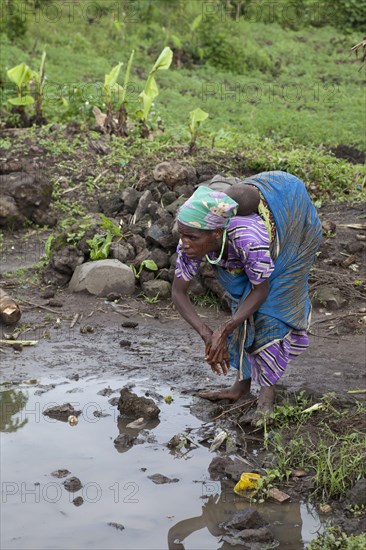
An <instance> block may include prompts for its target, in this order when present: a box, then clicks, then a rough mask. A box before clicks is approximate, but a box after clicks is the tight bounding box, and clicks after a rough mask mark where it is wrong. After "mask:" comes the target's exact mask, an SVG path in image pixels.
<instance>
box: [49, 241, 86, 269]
mask: <svg viewBox="0 0 366 550" xmlns="http://www.w3.org/2000/svg"><path fill="white" fill-rule="evenodd" d="M84 259H85V257H84V254H83V252H81V250H79V249H78V248H75V247H74V246H65V247H64V248H61V249H60V250H57V251H56V252H55V254H54V255H53V257H52V260H51V262H50V264H51V267H53V269H55V270H56V271H59V272H60V273H66V274H67V275H70V276H71V275H72V273H73V272H74V270H75V268H76V267H77V266H78V265H81V264H82V263H83V262H84Z"/></svg>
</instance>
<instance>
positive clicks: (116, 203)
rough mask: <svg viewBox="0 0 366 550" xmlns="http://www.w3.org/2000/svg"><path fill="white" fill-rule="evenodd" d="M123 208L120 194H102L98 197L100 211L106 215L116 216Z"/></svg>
mask: <svg viewBox="0 0 366 550" xmlns="http://www.w3.org/2000/svg"><path fill="white" fill-rule="evenodd" d="M122 208H123V202H122V199H121V197H120V195H119V194H114V195H107V196H101V197H99V198H98V211H99V212H102V213H103V214H105V215H106V216H116V215H117V214H118V212H120V211H121V210H122Z"/></svg>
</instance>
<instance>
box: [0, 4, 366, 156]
mask: <svg viewBox="0 0 366 550" xmlns="http://www.w3.org/2000/svg"><path fill="white" fill-rule="evenodd" d="M199 16H201V17H202V20H201V21H199V23H198V24H197V25H196V28H194V27H192V24H193V22H194V21H195V19H196V18H197V17H199ZM364 20H366V2H365V1H364V0H361V1H360V0H359V1H356V0H338V1H337V2H331V1H330V0H320V1H317V2H314V1H310V0H282V1H279V2H267V1H265V0H257V1H255V0H252V1H249V0H209V1H201V0H136V1H133V0H131V1H121V0H118V1H114V0H103V1H102V0H99V1H95V2H89V1H88V0H85V1H83V2H79V3H76V4H75V5H73V4H72V3H62V2H51V1H50V0H5V1H4V2H3V17H2V23H1V25H0V30H1V31H2V32H1V42H0V46H1V48H2V59H1V61H2V63H1V72H0V85H1V86H2V104H3V105H6V100H7V97H9V95H10V89H9V83H8V82H7V78H6V70H7V69H9V68H10V67H12V66H14V65H16V64H18V63H20V62H21V61H25V62H26V63H28V64H29V65H30V66H31V67H32V68H33V67H38V64H39V60H40V58H41V55H42V51H43V50H44V49H45V50H46V51H47V60H46V75H47V83H46V89H45V113H46V116H47V117H48V119H49V120H50V121H60V120H61V121H67V120H73V119H75V118H77V119H79V120H81V121H88V120H93V116H92V113H91V109H92V106H93V105H97V106H98V107H100V108H101V109H102V110H103V108H105V105H104V104H103V97H102V94H101V87H102V83H103V80H104V75H105V74H106V73H107V72H109V70H110V69H111V67H112V66H114V65H116V64H117V63H118V62H119V61H123V62H124V64H125V65H124V68H125V67H126V64H127V61H128V58H129V55H130V52H131V50H132V49H133V48H135V50H136V54H135V59H134V65H133V68H132V74H131V82H130V86H129V89H128V94H127V99H128V100H129V107H128V110H130V111H131V112H132V111H133V110H136V108H137V97H138V94H139V93H140V92H141V90H142V88H143V84H144V82H145V80H146V77H147V74H148V69H149V68H150V67H151V63H152V62H153V61H154V60H155V59H156V56H157V55H158V54H159V53H160V51H161V50H162V48H163V47H164V46H166V45H169V46H170V47H172V48H173V50H174V66H173V67H172V68H171V69H170V70H169V71H166V72H164V74H163V73H161V74H159V76H158V81H159V90H160V95H159V97H158V99H157V101H156V108H155V112H154V111H153V113H152V116H153V119H154V117H155V118H156V117H157V115H159V116H160V117H161V118H162V119H163V122H164V125H165V128H166V129H167V131H170V132H172V133H173V134H174V135H175V137H176V138H178V139H179V138H180V137H186V135H187V125H188V113H189V111H190V110H192V109H193V108H197V107H200V108H202V109H204V110H205V111H207V112H209V114H210V118H209V119H208V120H207V121H206V122H205V131H206V132H208V133H218V132H224V133H227V132H233V133H236V134H238V135H253V136H256V137H257V138H258V137H259V138H266V137H269V138H271V139H274V140H282V139H283V138H288V139H290V140H291V141H292V142H293V143H295V144H296V143H298V144H304V145H310V144H315V145H319V144H326V145H329V146H334V145H337V144H340V143H345V144H347V145H352V146H356V147H357V148H359V149H363V150H365V149H366V142H365V136H364V122H365V119H364V114H363V110H364V91H363V88H362V86H363V85H364V84H365V76H364V75H365V73H364V71H358V70H357V69H358V65H357V62H356V60H355V59H354V57H352V55H351V52H350V48H351V47H352V45H354V44H355V43H357V42H358V41H359V40H360V39H361V38H362V35H361V34H360V31H361V26H362V22H363V21H364ZM122 73H123V70H122V71H121V75H122ZM121 82H122V77H121ZM63 98H64V99H66V100H67V102H68V104H66V102H65V101H64V100H63ZM3 115H4V116H6V113H5V114H4V113H3Z"/></svg>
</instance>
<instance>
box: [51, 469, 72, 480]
mask: <svg viewBox="0 0 366 550" xmlns="http://www.w3.org/2000/svg"><path fill="white" fill-rule="evenodd" d="M69 474H71V472H69V470H66V469H64V470H62V469H61V470H55V471H54V472H51V476H53V477H58V478H59V479H60V478H62V477H66V476H68V475H69Z"/></svg>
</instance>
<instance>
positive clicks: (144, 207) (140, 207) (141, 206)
mask: <svg viewBox="0 0 366 550" xmlns="http://www.w3.org/2000/svg"><path fill="white" fill-rule="evenodd" d="M151 201H152V194H151V191H149V190H148V189H147V190H146V191H145V192H144V193H143V194H142V196H141V197H140V199H139V202H138V204H137V208H136V210H135V213H134V223H138V222H139V221H140V220H141V219H142V217H143V216H144V214H146V212H147V211H148V208H149V205H150V203H151Z"/></svg>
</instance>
